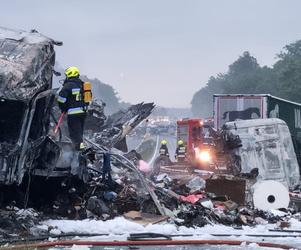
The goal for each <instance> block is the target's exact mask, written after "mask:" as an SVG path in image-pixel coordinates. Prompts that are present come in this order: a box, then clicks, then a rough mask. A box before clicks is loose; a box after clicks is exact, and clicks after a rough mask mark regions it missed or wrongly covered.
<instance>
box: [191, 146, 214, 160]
mask: <svg viewBox="0 0 301 250" xmlns="http://www.w3.org/2000/svg"><path fill="white" fill-rule="evenodd" d="M194 151H195V157H196V159H197V160H199V161H201V162H205V163H208V162H211V159H212V157H211V154H210V152H209V150H206V149H199V148H195V149H194Z"/></svg>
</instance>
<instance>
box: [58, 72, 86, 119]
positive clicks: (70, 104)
mask: <svg viewBox="0 0 301 250" xmlns="http://www.w3.org/2000/svg"><path fill="white" fill-rule="evenodd" d="M82 93H83V81H82V80H81V79H79V78H78V77H76V78H70V79H66V80H65V82H64V86H63V88H62V90H61V91H60V93H59V96H58V99H57V101H58V104H59V107H60V109H61V111H62V112H67V114H68V115H73V114H81V113H85V112H86V105H85V103H84V100H83V94H82Z"/></svg>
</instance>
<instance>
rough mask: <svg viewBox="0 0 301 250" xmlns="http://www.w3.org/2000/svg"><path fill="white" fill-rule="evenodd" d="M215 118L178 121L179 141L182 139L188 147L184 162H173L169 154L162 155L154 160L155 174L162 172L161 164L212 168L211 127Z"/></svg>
mask: <svg viewBox="0 0 301 250" xmlns="http://www.w3.org/2000/svg"><path fill="white" fill-rule="evenodd" d="M213 125H214V120H213V119H182V120H179V121H177V141H179V140H182V141H183V142H184V145H185V147H186V157H185V161H184V162H181V163H180V162H179V163H178V162H172V161H171V160H170V159H169V158H168V157H167V156H164V155H163V156H162V155H160V156H159V157H157V159H156V160H155V162H154V173H153V174H154V175H156V174H157V173H159V172H160V168H161V166H171V167H172V168H173V167H175V165H182V166H184V167H194V168H200V169H204V170H211V168H212V162H213V156H214V153H213V147H212V138H210V136H209V127H213Z"/></svg>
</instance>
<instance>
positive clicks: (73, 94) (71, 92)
mask: <svg viewBox="0 0 301 250" xmlns="http://www.w3.org/2000/svg"><path fill="white" fill-rule="evenodd" d="M65 75H66V79H65V81H64V84H63V88H62V89H61V91H60V92H59V96H58V99H57V101H58V104H59V107H60V109H61V111H62V112H64V113H66V114H67V115H68V116H67V123H68V129H69V135H70V138H71V140H72V143H73V145H74V148H75V149H76V150H78V151H80V150H83V149H84V148H85V146H84V142H83V133H84V124H85V119H86V112H87V108H88V105H87V103H85V102H84V96H83V91H84V90H83V84H84V82H83V81H82V80H81V79H80V78H79V75H80V74H79V70H78V68H77V67H74V66H72V67H69V68H67V69H66V70H65Z"/></svg>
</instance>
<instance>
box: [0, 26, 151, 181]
mask: <svg viewBox="0 0 301 250" xmlns="http://www.w3.org/2000/svg"><path fill="white" fill-rule="evenodd" d="M61 44H62V43H61V42H57V41H54V40H52V39H50V38H48V37H46V36H43V35H41V34H40V33H38V32H36V31H35V30H33V31H31V32H24V31H13V30H9V29H5V28H1V29H0V80H1V84H0V98H1V102H0V105H1V108H0V110H1V114H2V119H1V123H0V128H1V138H0V139H1V142H0V143H1V152H0V154H1V170H0V171H1V174H0V184H1V187H5V186H11V185H14V186H22V184H24V180H25V179H26V182H28V185H29V182H30V181H33V178H31V176H32V177H33V176H34V177H35V178H36V177H38V176H43V177H45V181H46V180H51V178H56V177H62V178H63V177H66V176H68V175H70V169H71V161H72V158H73V153H74V152H73V149H72V146H71V142H70V139H68V133H67V131H66V126H64V125H63V126H61V131H60V133H59V135H58V136H53V135H52V134H51V132H52V127H53V124H55V123H56V122H57V119H58V109H57V106H56V102H55V98H56V92H57V89H52V75H53V73H54V70H53V67H54V63H55V51H54V46H55V45H61ZM153 108H154V104H153V103H140V104H137V105H133V106H131V107H129V108H128V109H127V110H124V111H119V112H117V113H116V114H113V115H111V116H109V117H108V118H106V116H105V115H104V110H103V103H101V102H97V101H94V102H93V103H92V105H91V109H90V110H89V112H88V118H87V125H86V128H87V131H88V132H87V141H86V143H87V144H88V145H89V146H90V147H91V148H93V147H95V146H93V145H101V146H97V147H98V148H95V149H96V150H98V151H99V150H100V149H101V150H102V151H105V150H108V149H109V148H112V147H116V148H117V149H120V150H122V151H124V152H126V151H127V147H126V142H125V136H126V134H127V133H129V132H130V131H131V130H132V129H133V128H134V127H135V126H137V125H138V124H139V123H140V122H141V121H142V120H144V119H145V118H146V117H147V116H148V115H149V114H150V113H151V111H152V110H153ZM89 136H90V137H91V138H93V139H88V137H89ZM91 151H93V150H92V149H91ZM93 153H94V154H95V152H94V151H93ZM86 158H87V156H83V162H81V163H80V165H81V164H82V166H81V167H82V168H85V169H86V167H87V164H88V162H87V159H86ZM79 177H80V178H81V177H82V176H79ZM30 179H31V180H30Z"/></svg>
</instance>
